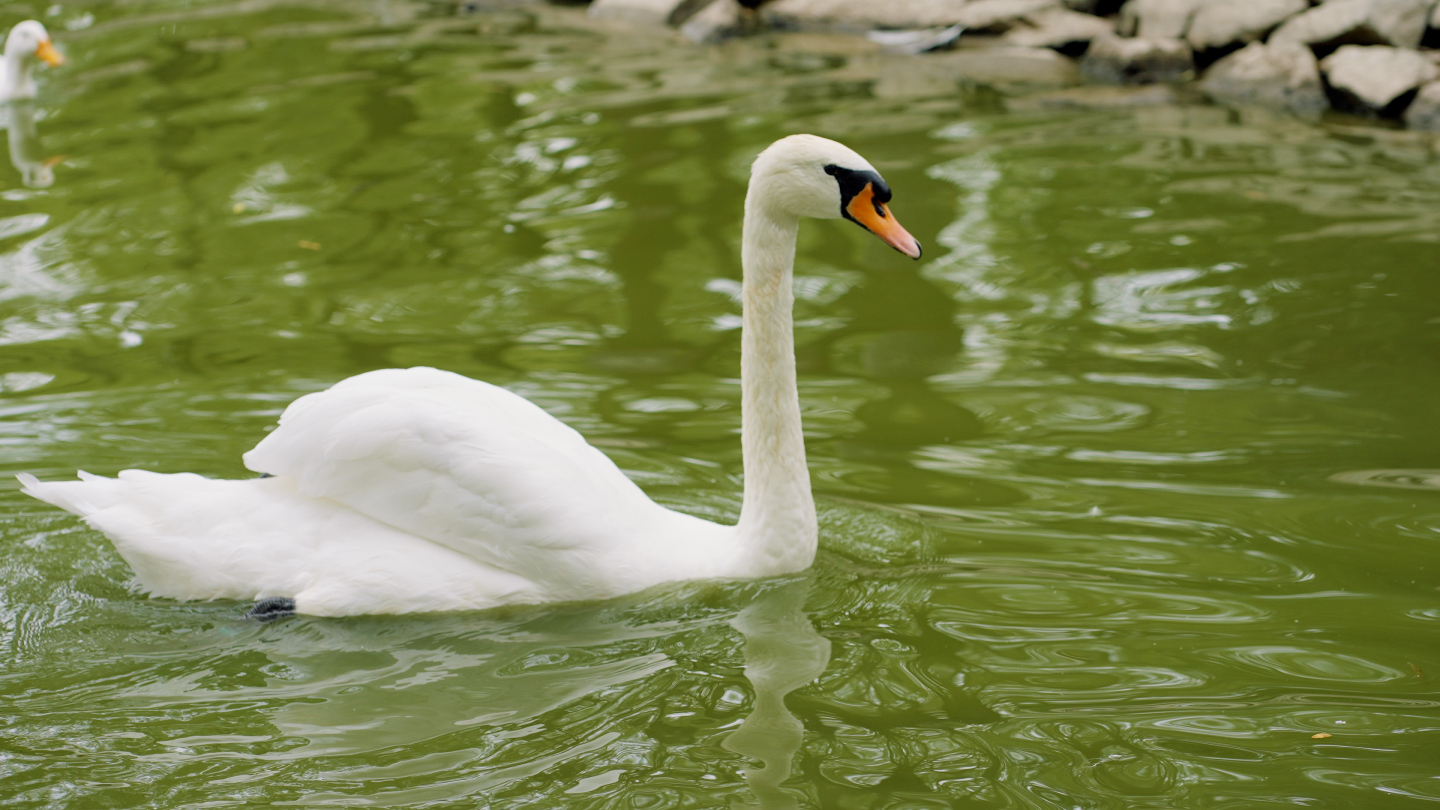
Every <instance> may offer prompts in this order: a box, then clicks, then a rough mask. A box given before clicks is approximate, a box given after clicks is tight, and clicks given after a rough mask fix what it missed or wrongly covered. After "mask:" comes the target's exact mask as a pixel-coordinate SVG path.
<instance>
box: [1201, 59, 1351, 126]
mask: <svg viewBox="0 0 1440 810" xmlns="http://www.w3.org/2000/svg"><path fill="white" fill-rule="evenodd" d="M1199 84H1200V90H1201V91H1202V92H1204V93H1205V94H1206V95H1208V96H1210V97H1211V98H1213V99H1215V100H1216V101H1222V102H1225V103H1227V104H1234V105H1239V106H1260V107H1278V108H1282V109H1286V110H1290V111H1292V112H1296V113H1299V114H1301V115H1305V116H1318V115H1319V114H1320V113H1322V112H1324V111H1325V110H1326V109H1327V108H1328V107H1329V106H1330V101H1329V100H1328V99H1327V98H1325V88H1324V86H1323V85H1322V84H1321V82H1320V67H1319V65H1318V64H1317V63H1316V61H1315V54H1313V53H1311V52H1310V49H1309V48H1307V47H1305V46H1304V45H1301V44H1299V43H1296V42H1275V43H1271V44H1269V45H1266V44H1265V43H1263V42H1252V43H1250V44H1249V45H1246V46H1245V47H1244V48H1241V49H1240V50H1238V51H1236V52H1235V53H1232V54H1230V55H1229V56H1226V57H1224V58H1223V59H1221V60H1220V61H1218V62H1216V63H1215V64H1213V65H1211V66H1210V69H1209V70H1208V71H1206V72H1205V76H1204V78H1202V79H1201V80H1200V83H1199Z"/></svg>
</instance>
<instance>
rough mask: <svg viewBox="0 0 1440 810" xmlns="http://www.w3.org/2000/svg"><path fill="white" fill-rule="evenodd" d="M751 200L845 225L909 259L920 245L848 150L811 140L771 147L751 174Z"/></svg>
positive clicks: (886, 193)
mask: <svg viewBox="0 0 1440 810" xmlns="http://www.w3.org/2000/svg"><path fill="white" fill-rule="evenodd" d="M750 185H751V188H752V194H753V195H754V199H756V200H757V201H760V204H762V205H765V206H767V207H771V208H773V209H778V210H781V211H785V212H787V213H789V214H792V215H794V216H802V217H815V218H817V219H841V218H844V219H848V220H850V221H851V222H853V223H855V224H856V225H859V226H860V227H862V228H864V229H865V230H867V231H869V232H871V233H873V234H875V235H876V236H878V237H880V238H881V239H882V240H884V241H885V243H886V244H888V245H889V246H891V247H893V248H895V249H896V250H898V251H900V252H901V253H904V254H905V255H906V256H909V257H910V258H912V259H918V258H920V243H919V242H917V241H915V237H913V236H911V235H910V234H909V233H908V232H906V230H905V229H904V228H902V227H900V223H899V222H897V221H896V220H895V215H894V214H892V213H890V207H889V202H890V186H889V185H887V184H886V183H885V181H884V180H883V179H882V178H881V177H880V173H879V172H877V171H875V167H874V166H871V165H870V162H869V161H867V160H866V159H865V158H863V157H860V155H858V154H856V153H855V151H854V150H853V149H851V148H849V147H848V146H845V145H843V144H839V143H836V142H835V141H832V140H829V139H827V138H820V137H817V136H815V135H791V136H790V137H788V138H781V139H780V140H778V141H776V142H775V143H773V144H771V145H770V148H769V149H766V150H765V151H764V152H761V153H760V156H759V157H757V158H755V165H754V166H753V167H752V168H751V170H750Z"/></svg>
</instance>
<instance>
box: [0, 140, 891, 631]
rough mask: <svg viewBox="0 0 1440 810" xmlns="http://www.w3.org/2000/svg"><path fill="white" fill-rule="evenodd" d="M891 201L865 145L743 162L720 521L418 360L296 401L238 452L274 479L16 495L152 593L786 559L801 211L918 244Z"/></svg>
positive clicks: (511, 580) (429, 601)
mask: <svg viewBox="0 0 1440 810" xmlns="http://www.w3.org/2000/svg"><path fill="white" fill-rule="evenodd" d="M889 200H890V189H889V187H888V186H886V185H885V182H884V181H883V180H882V179H880V176H879V174H877V173H876V172H875V169H874V168H873V167H872V166H871V165H870V164H869V163H867V162H866V161H865V159H864V158H862V157H860V156H859V155H857V154H856V153H855V152H853V151H851V150H850V149H848V148H846V147H844V146H842V145H840V144H838V143H835V142H834V141H829V140H826V139H824V138H818V137H815V136H812V135H795V136H791V137H788V138H784V139H782V140H780V141H777V142H776V143H775V144H773V145H772V146H771V147H770V148H769V149H766V150H765V151H764V152H763V153H762V154H761V155H760V156H759V157H758V158H757V159H756V160H755V164H754V166H753V168H752V170H751V178H750V189H749V193H748V195H747V196H746V199H745V224H744V244H743V248H742V260H743V263H744V287H743V318H744V326H743V331H742V337H741V357H740V368H741V407H742V412H741V413H742V416H741V444H742V449H743V453H744V464H745V494H744V503H743V506H742V507H741V510H740V521H739V523H738V524H737V525H735V526H722V525H718V524H715V523H711V522H709V521H705V520H701V519H699V518H696V517H692V516H690V515H685V514H681V513H679V512H674V511H671V510H670V509H666V508H664V507H662V506H659V505H658V504H656V503H654V502H653V501H651V500H650V499H649V498H648V497H646V496H645V494H644V493H643V492H641V491H640V488H639V487H637V486H635V484H634V483H632V482H631V481H630V480H629V479H628V478H626V477H625V475H624V474H623V473H621V472H620V470H619V468H617V467H616V466H615V464H614V463H613V462H612V461H610V459H609V458H607V457H606V456H605V455H603V454H602V453H601V452H600V451H598V450H596V449H595V448H593V447H591V446H590V445H589V444H587V443H586V442H585V440H584V439H583V438H582V437H581V436H580V434H579V433H576V432H575V431H574V430H572V429H571V428H569V427H567V426H566V425H564V424H563V423H561V422H560V421H559V420H557V419H555V418H554V417H552V416H550V415H549V414H547V413H546V412H545V411H543V410H541V409H540V408H539V407H537V406H536V405H534V404H532V403H530V402H528V401H527V400H525V399H523V398H521V397H520V396H518V395H516V394H513V393H511V392H509V391H507V390H505V389H503V388H499V387H496V386H493V385H490V384H488V383H483V382H478V381H476V380H471V379H467V378H465V377H461V376H459V375H456V374H451V373H448V372H444V371H436V370H435V369H430V368H412V369H390V370H385V371H372V372H369V373H366V374H361V375H359V376H356V377H352V378H350V379H348V380H344V381H342V382H340V383H338V384H337V385H335V386H334V387H332V388H330V389H329V390H326V391H322V392H320V393H316V394H310V395H307V396H304V397H301V398H300V399H298V400H296V401H295V402H294V403H292V404H291V405H290V407H289V408H287V409H286V410H285V413H284V414H283V415H282V416H281V417H280V426H279V428H277V429H276V430H275V431H274V432H273V433H271V434H270V435H269V436H267V437H266V438H265V439H264V440H263V441H261V442H260V444H259V445H257V446H256V447H255V449H254V450H251V451H250V452H249V453H246V454H245V465H246V466H247V467H249V468H250V469H252V470H255V471H257V472H263V473H269V474H271V475H272V476H274V477H270V478H258V479H249V480H238V481H220V480H213V479H208V478H202V477H201V476H198V475H194V474H192V473H180V474H176V475H160V474H157V473H150V472H144V471H140V470H126V471H124V472H122V473H120V475H119V477H118V478H116V479H110V478H102V477H99V476H94V475H89V474H87V473H83V472H82V473H80V478H81V479H82V480H80V481H72V482H63V483H42V482H40V481H38V480H36V479H35V478H34V477H33V476H31V475H23V474H22V475H21V476H19V477H20V481H21V482H22V483H23V484H24V488H23V491H24V492H25V493H27V494H29V495H33V496H34V497H36V498H40V499H41V500H44V501H48V502H50V503H52V504H54V505H56V506H59V507H61V508H63V509H67V510H69V511H71V512H74V513H76V514H78V515H80V516H82V517H84V518H85V520H86V522H88V523H89V524H90V525H91V526H93V527H94V528H96V529H98V530H99V531H101V532H103V533H104V534H105V535H106V536H107V537H109V538H110V539H111V540H112V541H113V542H114V543H115V547H116V549H118V550H119V552H120V554H121V556H123V557H124V558H125V559H126V561H128V562H129V563H130V565H131V567H133V568H134V570H135V573H136V575H137V578H138V579H139V582H140V584H141V586H143V587H144V588H145V589H147V590H148V591H149V592H150V593H152V594H154V595H156V596H164V597H173V598H176V599H220V598H229V599H264V600H265V601H264V602H262V603H261V606H263V607H264V608H265V609H270V610H275V611H277V612H290V611H294V612H298V613H308V614H312V615H329V616H335V615H345V614H355V613H406V612H412V611H436V610H465V609H478V608H487V607H493V606H497V605H502V604H512V603H538V602H549V601H562V600H584V599H601V598H607V597H611V596H616V595H619V594H623V593H628V592H631V591H637V590H640V589H643V588H647V587H650V586H652V585H656V584H659V583H662V582H669V581H675V580H683V579H697V578H743V577H761V576H771V575H777V574H785V573H791V572H795V571H800V570H802V569H804V568H806V567H808V566H809V565H810V563H811V562H812V561H813V560H814V557H815V545H816V534H817V528H816V521H815V505H814V502H813V501H812V500H811V495H810V476H809V471H808V469H807V468H806V465H805V444H804V438H803V436H802V434H801V426H800V403H799V397H798V394H797V391H796V380H795V353H794V336H793V334H792V330H791V308H792V303H793V300H794V293H793V290H792V285H791V276H792V271H793V265H794V260H795V237H796V232H797V229H798V227H799V219H800V217H802V216H809V217H817V218H821V219H838V218H840V217H842V216H843V217H845V218H846V219H850V220H852V221H854V222H856V223H857V224H860V225H861V226H862V227H865V228H867V229H868V230H870V231H872V232H874V233H875V234H876V235H878V236H879V237H880V238H881V239H883V240H885V241H886V242H887V243H889V244H890V245H892V246H893V247H895V248H896V249H898V250H900V251H901V252H903V253H905V254H906V255H908V256H911V257H912V258H919V256H920V245H919V243H917V242H916V241H915V239H914V238H913V237H911V236H910V234H908V233H906V231H905V229H904V228H902V227H900V225H899V224H898V223H897V222H896V221H895V218H894V217H893V216H892V215H891V214H890V212H889V210H888V208H887V207H886V203H887V202H889ZM261 606H257V609H260V608H261Z"/></svg>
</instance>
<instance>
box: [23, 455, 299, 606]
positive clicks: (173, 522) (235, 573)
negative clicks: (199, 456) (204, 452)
mask: <svg viewBox="0 0 1440 810" xmlns="http://www.w3.org/2000/svg"><path fill="white" fill-rule="evenodd" d="M79 476H80V480H78V481H40V480H39V479H37V478H35V477H34V476H33V475H28V474H24V473H22V474H20V475H19V476H17V477H18V478H19V480H20V483H21V484H22V487H21V490H20V491H21V492H24V493H25V494H26V495H30V496H32V497H34V498H38V499H40V500H42V501H45V502H46V503H50V504H53V505H55V506H58V507H60V508H61V509H64V510H65V511H67V512H72V513H74V514H76V515H78V516H80V517H81V518H82V519H84V521H85V522H86V523H87V524H89V525H90V527H91V528H93V529H95V530H96V531H98V532H100V533H101V534H104V535H105V536H106V537H108V538H109V539H110V541H111V542H112V543H114V545H115V549H116V551H118V552H120V556H122V557H124V558H125V561H126V562H127V563H129V564H130V567H131V568H132V569H134V571H135V575H136V578H137V579H138V580H139V581H140V585H141V586H142V587H144V588H145V590H147V591H149V592H150V593H151V594H154V595H156V596H165V597H172V598H176V599H255V598H260V597H263V596H275V595H285V594H288V593H293V590H294V588H295V586H296V584H300V583H295V582H286V581H284V580H286V579H293V577H283V576H282V577H277V576H274V575H273V574H270V575H267V574H266V572H265V570H263V568H260V569H257V566H256V565H254V564H253V563H251V564H248V565H247V564H246V561H245V560H244V559H237V558H238V557H240V555H237V554H236V546H235V545H234V544H233V543H229V542H226V541H227V540H235V539H238V538H236V537H234V536H233V535H234V532H233V531H224V529H225V528H227V527H228V528H230V529H232V530H233V529H234V528H235V527H236V526H237V525H243V521H244V518H245V513H246V512H247V511H249V510H253V509H255V508H257V507H259V506H261V505H262V504H260V503H257V497H256V496H257V495H258V494H259V493H257V492H254V491H253V488H247V487H245V486H244V485H245V484H249V483H252V482H249V481H215V480H211V479H207V478H203V477H201V476H198V475H195V474H193V473H180V474H177V475H162V474H159V473H151V472H145V471H142V470H125V471H124V472H122V473H120V475H119V476H118V477H116V478H106V477H104V476H99V475H91V474H90V473H86V472H81V473H80V474H79ZM237 485H238V486H237ZM257 528H258V527H257ZM217 529H221V530H220V531H217ZM266 545H271V544H268V543H267V544H266ZM267 550H270V551H274V550H275V549H267ZM244 556H246V557H252V558H253V557H259V556H262V555H259V554H255V553H253V551H252V552H251V553H249V554H246V555H244ZM272 559H273V558H272ZM266 562H267V563H268V562H270V560H266ZM270 570H271V571H275V570H283V567H277V566H273V565H272V566H270Z"/></svg>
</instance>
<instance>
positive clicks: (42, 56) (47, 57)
mask: <svg viewBox="0 0 1440 810" xmlns="http://www.w3.org/2000/svg"><path fill="white" fill-rule="evenodd" d="M35 58H37V59H39V60H40V61H41V62H44V63H45V64H47V65H49V66H50V67H59V66H60V65H63V64H65V57H63V56H61V55H60V52H59V51H57V50H55V46H54V45H51V44H50V40H48V39H47V40H44V41H42V42H41V43H40V44H39V45H37V46H36V47H35Z"/></svg>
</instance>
